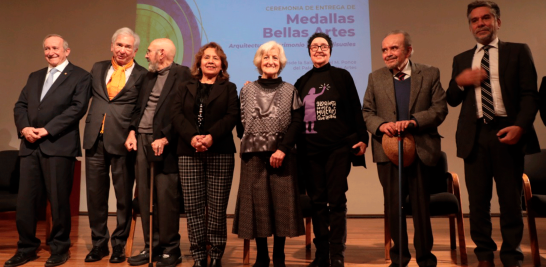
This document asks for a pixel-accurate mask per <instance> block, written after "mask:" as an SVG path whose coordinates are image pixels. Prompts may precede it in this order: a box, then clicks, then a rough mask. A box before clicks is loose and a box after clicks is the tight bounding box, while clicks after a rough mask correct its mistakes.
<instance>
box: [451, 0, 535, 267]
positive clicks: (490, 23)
mask: <svg viewBox="0 0 546 267" xmlns="http://www.w3.org/2000/svg"><path fill="white" fill-rule="evenodd" d="M467 16H468V22H469V26H470V32H471V33H472V34H473V35H474V38H475V39H476V41H477V42H478V44H477V45H476V46H474V47H473V48H472V49H470V50H468V51H465V52H463V53H461V54H459V55H457V56H455V58H454V59H453V74H452V78H451V81H450V83H449V89H448V90H447V102H448V103H449V105H451V106H454V107H455V106H457V105H459V104H461V103H462V107H461V113H460V115H459V122H458V126H457V133H456V140H457V156H458V157H460V158H463V159H464V166H465V179H466V187H467V189H468V197H469V202H470V236H471V237H472V240H473V241H474V243H475V244H476V249H475V250H474V253H475V254H476V256H477V258H478V260H479V265H478V266H480V267H481V266H483V267H485V266H494V263H493V259H494V256H493V252H494V251H495V250H497V245H496V244H495V241H493V239H492V238H491V230H492V227H491V215H490V206H491V197H492V187H493V180H495V184H496V189H497V195H498V196H499V206H500V212H501V216H500V225H501V233H502V237H503V243H502V246H501V251H500V258H501V261H502V263H503V265H504V266H521V264H522V262H523V254H522V253H521V249H520V247H519V245H520V242H521V238H522V234H523V220H522V216H521V187H522V182H521V176H522V174H523V157H524V155H525V153H528V154H529V153H535V152H538V151H540V147H539V145H538V139H537V136H536V133H535V130H534V129H533V122H534V120H535V116H536V113H537V110H538V100H537V73H536V70H535V66H534V63H533V59H532V56H531V51H530V50H529V47H528V46H527V45H526V44H518V43H508V42H502V41H499V39H498V38H497V31H498V29H499V28H500V26H501V20H500V9H499V7H498V5H497V4H495V3H493V2H491V1H475V2H472V3H470V4H469V5H468V11H467Z"/></svg>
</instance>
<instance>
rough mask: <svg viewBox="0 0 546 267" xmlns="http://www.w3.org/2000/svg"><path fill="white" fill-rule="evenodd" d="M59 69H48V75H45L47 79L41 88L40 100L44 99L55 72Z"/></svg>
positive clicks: (53, 79)
mask: <svg viewBox="0 0 546 267" xmlns="http://www.w3.org/2000/svg"><path fill="white" fill-rule="evenodd" d="M58 71H59V70H57V69H56V68H52V69H51V70H50V71H49V76H47V79H46V81H45V83H44V87H43V88H42V95H41V96H40V101H42V99H44V96H45V95H46V94H47V91H49V89H50V88H51V85H53V82H55V78H54V76H55V73H57V72H58Z"/></svg>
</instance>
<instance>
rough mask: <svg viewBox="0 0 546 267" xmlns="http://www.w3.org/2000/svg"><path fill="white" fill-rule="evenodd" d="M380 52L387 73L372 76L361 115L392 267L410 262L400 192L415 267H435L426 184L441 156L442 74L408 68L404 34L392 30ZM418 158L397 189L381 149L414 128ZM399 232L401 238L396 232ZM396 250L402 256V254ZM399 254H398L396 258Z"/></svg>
mask: <svg viewBox="0 0 546 267" xmlns="http://www.w3.org/2000/svg"><path fill="white" fill-rule="evenodd" d="M381 50H382V53H383V60H384V61H385V65H386V67H383V68H381V69H379V70H376V71H374V72H372V73H371V74H370V76H369V78H368V88H367V89H366V94H365V96H364V104H363V109H362V114H363V116H364V121H365V122H366V127H367V128H368V130H369V131H370V133H372V151H373V160H374V162H376V163H377V171H378V174H379V180H380V182H381V185H382V186H383V196H384V201H385V213H386V215H387V216H388V218H389V226H390V227H389V230H390V232H391V235H392V238H393V241H394V246H393V247H392V248H391V250H390V257H391V259H392V264H391V265H390V266H393V267H394V266H396V267H398V266H399V264H400V262H401V263H402V266H406V265H407V264H408V262H409V261H410V259H411V255H410V253H409V250H408V237H407V229H406V221H405V215H404V214H402V216H403V218H404V219H403V220H401V223H402V225H399V220H398V218H399V216H400V214H399V208H400V207H399V190H400V189H401V191H402V199H403V200H404V199H405V198H406V196H407V195H408V194H409V198H410V202H411V205H412V210H414V211H415V212H414V214H413V221H414V226H415V250H416V254H417V255H416V260H417V264H418V265H419V266H421V267H424V266H436V263H437V262H436V256H434V254H432V253H431V250H432V244H433V237H432V230H431V225H430V213H429V201H430V198H429V190H428V188H427V181H428V179H429V176H430V174H431V169H432V167H433V166H435V165H436V163H437V162H438V159H439V158H440V155H441V148H440V138H441V136H440V135H439V133H438V126H439V125H440V124H441V123H442V122H443V121H444V119H445V117H446V115H447V104H446V101H445V92H444V90H443V89H442V85H441V84H440V71H439V70H438V69H437V68H435V67H431V66H427V65H422V64H418V63H414V62H411V61H410V60H409V58H410V57H411V54H412V52H413V47H412V46H411V38H410V36H409V34H408V33H406V32H404V31H400V30H395V31H392V32H390V33H388V34H387V36H386V37H385V39H383V42H382V45H381ZM412 124H413V129H412V131H411V132H412V134H413V136H414V139H415V146H416V154H417V155H416V157H415V160H414V162H413V163H412V164H410V165H409V166H407V165H406V164H404V165H405V166H407V167H403V170H402V172H403V174H404V178H403V179H402V183H401V185H402V186H401V188H399V184H398V182H399V169H398V166H397V164H395V163H393V162H391V161H390V160H389V158H388V157H387V155H386V154H385V151H384V150H383V147H382V138H383V136H384V135H387V136H389V137H393V136H396V135H398V133H399V132H403V131H408V130H409V127H412V126H411V125H412ZM400 227H401V229H402V231H401V234H402V236H401V238H400V234H399V228H400ZM400 246H402V247H401V250H400ZM399 251H402V253H401V254H402V258H400V253H399Z"/></svg>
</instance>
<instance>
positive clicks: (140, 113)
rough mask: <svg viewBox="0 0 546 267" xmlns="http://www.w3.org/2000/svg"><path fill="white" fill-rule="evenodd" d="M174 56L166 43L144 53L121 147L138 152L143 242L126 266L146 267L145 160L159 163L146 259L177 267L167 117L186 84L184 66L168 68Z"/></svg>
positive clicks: (172, 140)
mask: <svg viewBox="0 0 546 267" xmlns="http://www.w3.org/2000/svg"><path fill="white" fill-rule="evenodd" d="M175 54H176V47H175V46H174V44H173V42H172V41H171V40H169V39H165V38H162V39H156V40H154V41H152V43H151V44H150V46H149V47H148V50H147V51H146V59H147V60H148V62H149V65H148V70H149V73H148V74H147V75H146V77H145V78H144V82H143V86H142V91H141V92H140V97H139V102H138V104H137V106H136V108H135V112H134V113H133V117H132V121H131V126H130V132H129V136H128V137H127V141H126V142H125V147H126V148H127V150H128V151H133V150H136V151H137V159H136V183H137V185H136V186H137V189H138V204H139V207H140V214H141V220H142V229H143V232H144V240H145V247H144V250H142V252H140V254H138V255H136V256H134V257H131V258H129V260H128V262H129V264H131V265H142V264H145V263H147V262H148V259H149V257H150V244H149V241H150V240H149V229H150V213H149V210H150V176H149V174H150V165H149V162H148V159H147V156H146V155H147V154H148V155H155V156H157V157H159V158H160V159H161V162H157V163H156V164H155V168H154V176H155V179H154V195H155V196H156V197H155V198H154V199H155V201H156V203H155V205H154V207H155V211H154V212H155V215H156V216H154V233H153V241H152V242H153V244H152V247H153V251H152V253H151V255H152V258H153V259H154V260H158V261H159V262H158V263H157V266H176V265H177V264H179V263H180V262H181V261H182V257H181V253H180V235H179V234H178V228H179V210H180V208H179V204H178V203H179V202H178V198H179V189H178V188H179V187H180V183H179V182H178V156H177V154H176V148H177V144H176V142H177V137H176V135H175V133H174V132H173V131H171V118H170V115H169V114H168V112H169V109H170V105H171V99H173V97H174V94H175V93H176V89H177V88H178V86H179V85H180V83H182V82H184V81H187V80H189V79H190V71H189V69H188V68H187V67H185V66H180V65H178V64H176V63H173V61H174V56H175Z"/></svg>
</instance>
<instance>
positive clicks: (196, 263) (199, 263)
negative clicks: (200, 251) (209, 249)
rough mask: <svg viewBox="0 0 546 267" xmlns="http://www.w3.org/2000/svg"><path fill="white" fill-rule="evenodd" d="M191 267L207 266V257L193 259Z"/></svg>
mask: <svg viewBox="0 0 546 267" xmlns="http://www.w3.org/2000/svg"><path fill="white" fill-rule="evenodd" d="M193 267H207V259H204V260H199V261H194V262H193Z"/></svg>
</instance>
